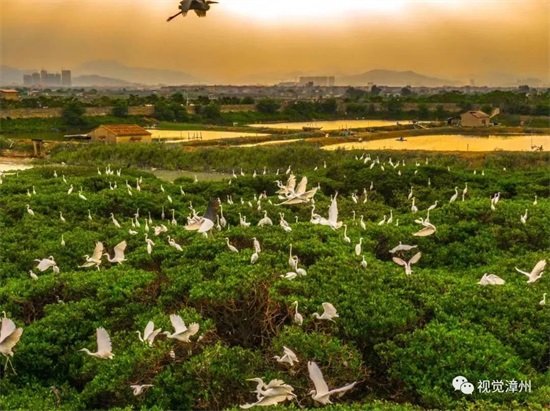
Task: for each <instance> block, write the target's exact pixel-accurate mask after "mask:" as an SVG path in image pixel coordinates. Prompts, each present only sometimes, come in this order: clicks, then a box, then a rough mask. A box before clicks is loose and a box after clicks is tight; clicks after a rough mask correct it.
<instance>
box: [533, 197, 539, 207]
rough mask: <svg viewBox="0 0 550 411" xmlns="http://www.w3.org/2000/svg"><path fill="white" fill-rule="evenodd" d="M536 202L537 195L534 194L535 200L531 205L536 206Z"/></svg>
mask: <svg viewBox="0 0 550 411" xmlns="http://www.w3.org/2000/svg"><path fill="white" fill-rule="evenodd" d="M537 203H538V200H537V196H536V195H535V201H533V205H534V206H536V205H537Z"/></svg>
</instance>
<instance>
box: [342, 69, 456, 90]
mask: <svg viewBox="0 0 550 411" xmlns="http://www.w3.org/2000/svg"><path fill="white" fill-rule="evenodd" d="M336 83H337V84H339V85H342V86H365V85H367V84H368V83H374V84H377V85H384V86H416V87H419V86H424V87H437V86H458V85H461V83H460V82H459V81H456V80H447V79H441V78H436V77H429V76H425V75H423V74H418V73H415V72H414V71H393V70H371V71H367V72H366V73H363V74H359V75H355V76H344V77H337V78H336Z"/></svg>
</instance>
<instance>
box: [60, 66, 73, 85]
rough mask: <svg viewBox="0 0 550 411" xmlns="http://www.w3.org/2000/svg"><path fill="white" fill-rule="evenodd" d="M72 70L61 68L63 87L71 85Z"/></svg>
mask: <svg viewBox="0 0 550 411" xmlns="http://www.w3.org/2000/svg"><path fill="white" fill-rule="evenodd" d="M71 84H72V80H71V70H61V85H62V86H63V87H71Z"/></svg>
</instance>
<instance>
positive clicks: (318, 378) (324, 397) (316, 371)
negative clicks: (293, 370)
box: [307, 361, 357, 405]
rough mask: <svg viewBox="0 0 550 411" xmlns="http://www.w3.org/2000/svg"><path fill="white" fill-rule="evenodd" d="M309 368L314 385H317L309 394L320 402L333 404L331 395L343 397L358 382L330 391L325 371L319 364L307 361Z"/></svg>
mask: <svg viewBox="0 0 550 411" xmlns="http://www.w3.org/2000/svg"><path fill="white" fill-rule="evenodd" d="M307 369H308V371H309V378H310V379H311V381H313V385H315V389H314V390H311V391H310V392H309V394H310V395H311V398H313V401H315V402H316V403H319V404H323V405H326V404H332V402H331V401H330V396H331V395H337V396H338V397H341V396H342V395H344V394H345V393H346V392H347V391H349V390H351V389H352V388H353V387H354V386H355V384H357V382H353V383H351V384H348V385H345V386H343V387H341V388H336V389H334V390H330V391H329V388H328V385H327V383H326V382H325V379H324V378H323V373H322V372H321V369H320V368H319V366H318V365H317V364H316V363H315V362H313V361H310V362H308V363H307Z"/></svg>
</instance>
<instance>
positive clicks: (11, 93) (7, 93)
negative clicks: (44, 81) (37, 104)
mask: <svg viewBox="0 0 550 411" xmlns="http://www.w3.org/2000/svg"><path fill="white" fill-rule="evenodd" d="M0 99H4V100H19V92H18V91H17V90H6V89H1V90H0Z"/></svg>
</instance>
